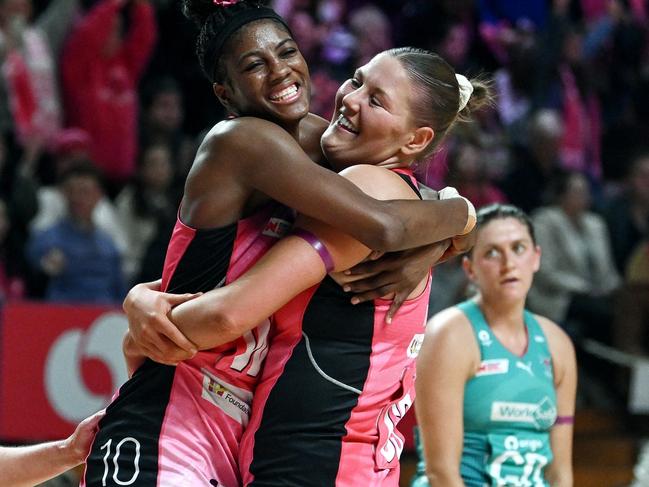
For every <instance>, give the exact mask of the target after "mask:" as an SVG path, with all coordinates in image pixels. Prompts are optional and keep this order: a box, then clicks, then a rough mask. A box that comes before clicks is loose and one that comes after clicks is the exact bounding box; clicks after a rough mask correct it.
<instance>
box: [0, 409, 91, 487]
mask: <svg viewBox="0 0 649 487" xmlns="http://www.w3.org/2000/svg"><path fill="white" fill-rule="evenodd" d="M103 416H104V411H99V412H98V413H95V414H93V415H92V416H90V417H88V418H86V419H84V420H83V421H81V423H79V424H78V425H77V427H76V429H75V430H74V433H72V434H71V435H70V436H69V437H68V438H66V439H65V440H59V441H52V442H49V443H40V444H37V445H29V446H17V447H6V446H0V485H2V486H7V487H8V486H11V487H30V486H33V485H36V484H40V483H42V482H45V481H46V480H48V479H51V478H53V477H56V476H57V475H60V474H62V473H63V472H65V471H67V470H69V469H71V468H73V467H76V466H77V465H80V464H82V463H83V462H84V460H85V459H86V456H87V455H88V451H89V449H90V444H91V443H92V440H93V438H94V436H95V432H96V428H97V424H98V423H99V420H100V419H101V418H102V417H103Z"/></svg>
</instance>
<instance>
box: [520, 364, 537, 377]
mask: <svg viewBox="0 0 649 487" xmlns="http://www.w3.org/2000/svg"><path fill="white" fill-rule="evenodd" d="M516 367H518V368H519V369H521V370H524V371H525V372H527V373H528V374H530V375H531V376H532V377H534V372H533V371H532V362H521V361H520V360H517V361H516Z"/></svg>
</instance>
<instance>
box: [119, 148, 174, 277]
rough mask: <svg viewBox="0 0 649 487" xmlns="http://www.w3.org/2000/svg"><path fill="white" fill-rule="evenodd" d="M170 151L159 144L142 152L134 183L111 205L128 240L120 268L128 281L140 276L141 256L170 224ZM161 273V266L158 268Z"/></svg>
mask: <svg viewBox="0 0 649 487" xmlns="http://www.w3.org/2000/svg"><path fill="white" fill-rule="evenodd" d="M172 184H173V167H172V164H171V152H170V150H169V148H168V147H167V146H165V145H162V144H154V145H151V146H148V147H147V148H145V149H144V151H143V152H142V155H141V158H140V163H139V167H138V173H137V176H136V178H135V181H134V182H133V183H131V184H130V185H128V186H127V187H126V188H124V189H123V190H122V192H121V193H120V194H119V196H118V197H117V200H116V202H115V204H116V206H117V212H118V215H119V220H120V223H121V226H122V228H123V229H124V231H125V232H126V235H127V238H128V246H127V248H126V252H125V254H124V269H125V275H126V278H127V280H128V282H131V283H133V282H134V280H135V278H136V277H137V276H138V275H139V274H140V270H141V262H142V258H143V257H144V253H145V251H146V250H147V248H148V247H149V245H150V244H151V242H152V241H153V239H154V238H155V237H156V235H157V234H158V232H160V231H161V230H164V231H166V230H167V228H168V227H169V225H170V224H173V223H172V222H174V219H175V217H176V208H177V206H178V202H179V199H180V198H179V195H178V194H174V191H172ZM159 274H162V263H161V265H160V268H159Z"/></svg>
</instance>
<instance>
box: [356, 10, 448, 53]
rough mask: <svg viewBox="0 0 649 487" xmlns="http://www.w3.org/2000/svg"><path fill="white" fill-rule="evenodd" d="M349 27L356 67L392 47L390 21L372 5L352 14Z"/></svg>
mask: <svg viewBox="0 0 649 487" xmlns="http://www.w3.org/2000/svg"><path fill="white" fill-rule="evenodd" d="M349 26H350V27H351V31H352V34H354V37H355V38H356V49H355V53H354V57H355V61H354V63H355V65H356V66H362V65H363V64H367V63H368V62H369V61H370V59H372V58H373V57H374V56H375V55H376V54H378V53H379V52H381V51H385V50H387V49H390V48H391V47H393V43H392V32H391V26H390V21H389V19H388V18H387V16H386V15H385V14H384V13H383V11H382V10H381V9H379V8H377V7H375V6H373V5H366V6H365V7H362V8H359V9H357V10H355V11H354V12H352V13H351V15H350V17H349ZM451 64H452V63H451Z"/></svg>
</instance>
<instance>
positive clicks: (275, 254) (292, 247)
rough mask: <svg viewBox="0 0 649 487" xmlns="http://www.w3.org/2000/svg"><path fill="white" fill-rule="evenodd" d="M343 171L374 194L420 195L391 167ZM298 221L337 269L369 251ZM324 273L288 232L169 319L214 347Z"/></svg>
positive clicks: (322, 227) (327, 228)
mask: <svg viewBox="0 0 649 487" xmlns="http://www.w3.org/2000/svg"><path fill="white" fill-rule="evenodd" d="M342 175H343V176H345V177H346V178H348V179H349V180H350V181H352V182H353V183H354V184H356V185H358V186H359V187H360V188H361V189H362V190H363V191H365V192H367V193H368V194H370V195H371V196H373V197H377V198H381V199H387V198H403V199H407V198H410V199H414V198H416V195H415V194H414V193H413V192H412V190H411V189H410V188H409V187H408V185H407V184H406V183H405V182H404V181H403V180H402V179H401V178H400V177H399V176H398V175H396V174H395V173H393V172H391V171H388V170H386V169H382V168H379V167H375V166H353V167H350V168H347V169H346V170H345V171H343V172H342ZM296 225H297V226H298V227H300V228H304V229H306V230H309V231H311V232H312V233H314V234H315V235H317V236H318V238H319V239H320V240H321V241H322V242H323V243H324V245H325V246H326V247H327V249H328V251H329V253H330V254H331V256H332V258H333V261H334V264H335V267H334V271H342V270H344V269H347V268H349V267H350V266H352V265H354V264H357V263H358V262H360V261H362V260H363V259H365V258H366V257H367V256H368V255H369V254H370V249H369V248H367V247H366V246H365V245H363V244H362V243H360V242H358V241H357V240H355V239H354V238H353V237H351V236H349V235H347V234H345V233H342V232H341V231H339V230H337V229H335V228H333V227H331V226H329V225H326V224H324V223H321V222H318V221H316V220H313V219H310V218H308V217H300V218H299V219H298V222H297V224H296ZM287 262H290V263H291V264H290V266H287V265H286V263H287ZM325 275H326V270H325V267H324V264H323V262H322V259H321V258H320V256H319V255H318V254H317V252H316V251H315V250H314V249H313V247H311V245H309V244H308V243H307V242H306V241H304V240H303V239H302V238H299V237H295V236H289V237H287V238H284V239H283V240H281V241H280V242H278V243H277V244H276V245H275V246H274V247H273V248H272V249H271V250H270V251H269V252H268V253H267V254H266V255H265V256H264V258H262V259H261V260H260V261H259V262H258V263H257V264H256V265H255V266H254V267H253V268H251V269H250V270H249V271H248V272H247V273H246V274H244V275H243V276H241V277H240V278H239V279H237V280H236V281H235V282H233V283H231V284H229V285H228V286H225V287H223V288H219V289H216V290H214V291H210V292H208V293H205V294H204V295H203V296H201V297H199V298H197V299H195V300H192V301H189V302H187V303H185V304H183V305H180V306H178V307H176V308H174V309H173V310H172V312H171V314H170V318H171V321H172V322H174V324H176V325H177V326H178V327H179V329H180V331H181V332H182V333H183V334H184V335H185V336H187V338H188V339H189V340H191V341H192V342H193V343H195V344H196V345H197V346H198V347H199V348H200V349H204V348H211V347H214V346H217V345H220V344H223V343H227V342H229V341H232V340H233V339H235V338H237V337H239V336H241V335H242V334H243V333H245V332H246V331H248V330H250V329H252V328H253V327H255V326H256V325H257V324H258V323H259V322H261V321H262V320H264V319H265V318H266V317H268V316H270V315H271V314H272V313H273V312H275V311H276V310H277V309H279V308H280V307H281V306H283V305H284V304H286V303H287V302H288V301H289V300H290V299H292V298H293V297H294V296H296V295H297V294H299V293H300V292H302V291H304V290H306V289H308V288H310V287H311V286H313V285H315V284H317V283H319V282H320V281H321V280H322V279H323V278H324V277H325ZM278 283H281V285H278Z"/></svg>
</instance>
